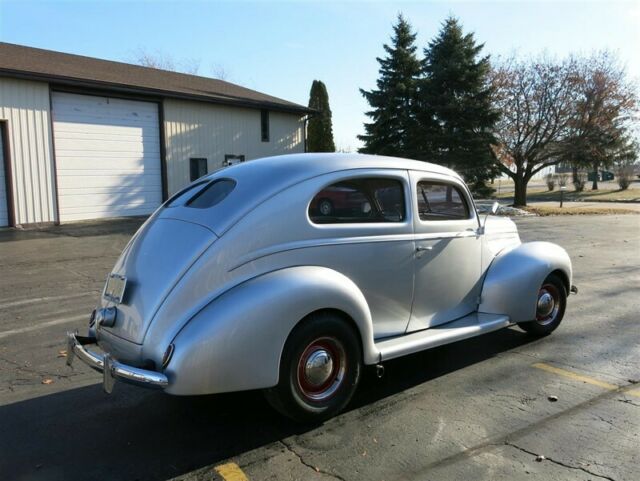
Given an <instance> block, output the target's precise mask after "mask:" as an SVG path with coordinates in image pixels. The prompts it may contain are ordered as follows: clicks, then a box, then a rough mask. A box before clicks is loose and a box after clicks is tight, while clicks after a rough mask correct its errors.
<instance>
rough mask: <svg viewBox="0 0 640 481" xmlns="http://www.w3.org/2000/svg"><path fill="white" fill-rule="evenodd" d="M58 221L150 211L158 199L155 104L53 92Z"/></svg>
mask: <svg viewBox="0 0 640 481" xmlns="http://www.w3.org/2000/svg"><path fill="white" fill-rule="evenodd" d="M52 99H53V118H54V136H55V147H56V167H57V176H58V199H59V210H60V220H61V221H67V220H81V219H92V218H101V217H116V216H121V215H143V214H149V213H151V212H152V211H153V210H154V209H155V208H157V207H158V206H159V205H160V203H161V202H162V181H161V177H162V176H161V168H160V165H161V163H160V132H159V119H158V108H157V105H156V104H154V103H150V102H139V101H131V100H123V99H111V98H108V99H107V98H104V97H92V96H87V95H78V94H68V93H60V92H54V93H53V95H52Z"/></svg>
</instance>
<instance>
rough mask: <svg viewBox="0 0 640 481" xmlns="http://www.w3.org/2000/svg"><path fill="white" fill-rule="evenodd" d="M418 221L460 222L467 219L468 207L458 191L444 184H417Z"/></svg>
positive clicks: (424, 182) (424, 181) (453, 186)
mask: <svg viewBox="0 0 640 481" xmlns="http://www.w3.org/2000/svg"><path fill="white" fill-rule="evenodd" d="M417 190H418V215H419V216H420V220H460V219H468V218H469V206H468V205H467V202H466V200H465V198H464V195H463V194H462V192H460V189H458V187H456V186H455V185H451V184H447V183H444V182H432V181H428V180H422V181H420V182H418V189H417Z"/></svg>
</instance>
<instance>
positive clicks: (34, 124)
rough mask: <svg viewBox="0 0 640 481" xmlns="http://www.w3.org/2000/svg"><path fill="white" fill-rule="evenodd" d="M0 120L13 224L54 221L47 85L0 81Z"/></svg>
mask: <svg viewBox="0 0 640 481" xmlns="http://www.w3.org/2000/svg"><path fill="white" fill-rule="evenodd" d="M0 119H1V120H7V124H8V125H7V138H8V141H9V149H10V152H11V170H12V172H13V182H12V190H13V195H14V198H13V199H14V206H15V221H16V224H31V223H40V222H53V221H55V216H56V205H55V202H56V196H55V181H54V171H53V155H52V152H53V148H52V140H51V138H52V136H51V110H50V103H49V85H48V84H47V83H42V82H32V81H27V80H18V79H8V78H0Z"/></svg>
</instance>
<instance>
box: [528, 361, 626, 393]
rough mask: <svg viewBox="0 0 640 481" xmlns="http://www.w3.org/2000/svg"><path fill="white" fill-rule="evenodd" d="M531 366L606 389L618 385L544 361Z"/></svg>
mask: <svg viewBox="0 0 640 481" xmlns="http://www.w3.org/2000/svg"><path fill="white" fill-rule="evenodd" d="M533 367H535V368H538V369H542V370H543V371H547V372H551V373H553V374H557V375H558V376H562V377H566V378H569V379H573V380H574V381H582V382H586V383H587V384H592V385H594V386H598V387H601V388H604V389H608V390H609V391H614V390H616V389H618V387H619V386H616V385H615V384H609V383H608V382H604V381H600V380H599V379H594V378H592V377H589V376H584V375H582V374H577V373H575V372H571V371H567V370H566V369H560V368H559V367H553V366H549V364H545V363H544V362H536V363H535V364H533Z"/></svg>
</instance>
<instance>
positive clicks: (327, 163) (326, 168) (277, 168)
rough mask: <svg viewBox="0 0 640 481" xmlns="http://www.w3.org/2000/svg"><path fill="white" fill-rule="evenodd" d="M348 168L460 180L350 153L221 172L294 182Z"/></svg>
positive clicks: (422, 166) (270, 160)
mask: <svg viewBox="0 0 640 481" xmlns="http://www.w3.org/2000/svg"><path fill="white" fill-rule="evenodd" d="M351 169H406V170H419V171H426V172H433V173H437V174H442V175H447V176H451V177H454V178H456V179H460V176H459V175H458V174H457V173H456V172H455V171H453V170H451V169H448V168H446V167H443V166H441V165H437V164H432V163H430V162H423V161H419V160H410V159H403V158H400V157H387V156H383V155H371V154H354V153H305V154H288V155H278V156H274V157H263V158H259V159H255V160H251V161H248V162H241V163H239V164H236V165H234V166H231V167H228V168H226V169H224V172H225V175H226V176H229V177H234V176H240V177H241V176H243V174H245V173H246V172H247V171H249V170H251V171H253V172H252V173H255V172H256V171H262V172H263V174H264V175H265V176H268V177H272V176H273V175H274V174H277V175H278V176H284V177H288V178H289V180H294V179H292V177H294V178H295V181H301V180H304V179H305V178H311V177H315V176H318V175H322V174H329V173H332V172H339V171H342V170H351ZM218 172H220V171H218Z"/></svg>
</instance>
